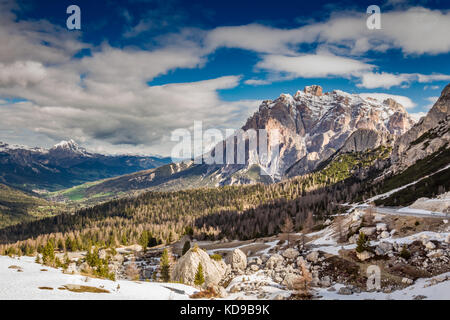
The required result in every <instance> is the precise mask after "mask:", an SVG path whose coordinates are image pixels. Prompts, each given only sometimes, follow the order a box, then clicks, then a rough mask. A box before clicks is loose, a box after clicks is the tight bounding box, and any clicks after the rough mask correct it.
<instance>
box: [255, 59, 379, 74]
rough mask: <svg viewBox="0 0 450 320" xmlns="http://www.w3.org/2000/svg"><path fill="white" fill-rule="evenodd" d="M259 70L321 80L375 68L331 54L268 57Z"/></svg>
mask: <svg viewBox="0 0 450 320" xmlns="http://www.w3.org/2000/svg"><path fill="white" fill-rule="evenodd" d="M256 67H257V68H260V69H264V70H269V71H274V72H281V73H286V74H287V77H302V78H319V77H328V76H344V77H349V76H351V75H356V74H359V73H361V72H363V71H367V70H370V69H372V68H373V66H372V65H369V64H366V63H364V62H361V61H358V60H354V59H350V58H345V57H338V56H335V55H331V54H309V55H301V56H282V55H266V56H264V57H263V59H262V61H260V62H258V64H257V65H256Z"/></svg>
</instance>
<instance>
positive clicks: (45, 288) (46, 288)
mask: <svg viewBox="0 0 450 320" xmlns="http://www.w3.org/2000/svg"><path fill="white" fill-rule="evenodd" d="M39 289H41V290H53V288H52V287H39Z"/></svg>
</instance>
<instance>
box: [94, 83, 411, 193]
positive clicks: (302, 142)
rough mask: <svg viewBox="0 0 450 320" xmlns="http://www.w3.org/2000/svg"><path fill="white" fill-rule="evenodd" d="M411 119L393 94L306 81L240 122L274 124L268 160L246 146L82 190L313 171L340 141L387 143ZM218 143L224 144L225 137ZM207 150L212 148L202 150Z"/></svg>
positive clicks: (365, 145)
mask: <svg viewBox="0 0 450 320" xmlns="http://www.w3.org/2000/svg"><path fill="white" fill-rule="evenodd" d="M412 125H413V120H412V119H411V117H410V116H409V115H408V113H407V112H406V111H405V109H404V108H403V106H402V105H400V104H399V103H398V102H396V101H395V100H393V99H385V100H378V99H376V98H370V97H365V98H363V97H361V96H359V95H355V94H348V93H345V92H343V91H340V90H335V91H333V92H327V93H323V92H322V88H321V87H320V86H309V87H306V88H305V89H304V90H302V91H298V92H297V93H296V94H295V95H294V96H291V95H289V94H282V95H281V96H280V97H278V98H277V99H275V100H267V101H264V102H263V103H262V104H261V106H260V107H259V109H258V110H257V111H256V112H255V113H254V115H253V116H251V117H250V118H249V119H248V120H247V121H246V123H245V124H244V126H243V127H242V129H243V130H244V131H245V130H249V129H255V130H258V129H266V131H267V132H268V134H269V136H270V134H271V129H277V130H278V132H279V138H280V142H281V143H280V148H279V150H280V153H279V156H278V155H277V153H276V152H275V151H274V149H271V148H269V154H268V157H267V158H268V159H269V161H264V160H263V161H260V159H259V158H258V155H255V154H254V153H251V152H249V150H248V148H247V149H246V154H245V160H246V162H245V164H212V165H211V164H206V163H203V164H195V163H193V162H192V161H191V162H187V163H184V164H180V165H178V166H176V167H175V166H174V164H170V165H168V166H163V167H160V168H157V169H154V170H148V171H143V172H137V173H134V174H130V175H125V176H121V177H116V178H112V179H109V180H107V181H105V182H102V183H99V184H97V185H95V186H93V187H92V188H88V189H87V193H90V194H97V193H111V192H112V193H113V192H119V191H120V192H126V191H130V190H142V189H147V188H151V189H155V190H174V189H183V188H195V187H204V186H209V187H214V186H222V185H234V184H251V183H255V182H263V183H273V182H276V181H279V180H283V179H286V178H288V177H290V176H295V175H301V174H304V173H308V172H311V171H313V170H314V169H315V168H317V166H318V165H319V164H320V163H321V162H322V161H325V160H327V159H329V158H330V157H331V156H332V155H333V154H335V153H336V152H337V151H338V150H340V149H342V148H343V147H344V146H345V148H344V149H345V150H344V152H351V151H365V150H367V149H373V148H376V147H378V146H379V145H381V144H382V145H392V144H393V143H394V141H395V140H396V139H397V138H398V137H399V136H400V135H401V134H403V133H405V132H406V131H407V130H408V129H409V128H410V127H411V126H412ZM228 139H230V138H228ZM233 139H234V138H233ZM244 139H245V138H244ZM349 140H350V141H349ZM269 141H270V137H269ZM245 142H246V144H245V145H247V146H248V143H247V142H248V141H245ZM346 142H347V143H346ZM221 144H222V145H225V148H226V143H224V142H221V143H219V144H218V145H221ZM212 154H214V150H212V151H210V152H209V153H207V156H211V155H212ZM223 154H224V156H225V154H226V150H224V152H223ZM225 160H227V159H224V161H225ZM225 163H227V162H225ZM274 163H275V164H276V165H275V166H273V164H274ZM273 168H275V170H274V171H270V170H271V169H273ZM261 169H262V170H263V171H262V172H263V173H265V174H261Z"/></svg>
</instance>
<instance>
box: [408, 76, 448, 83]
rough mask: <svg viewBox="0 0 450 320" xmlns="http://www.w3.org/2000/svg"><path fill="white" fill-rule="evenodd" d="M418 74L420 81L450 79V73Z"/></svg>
mask: <svg viewBox="0 0 450 320" xmlns="http://www.w3.org/2000/svg"><path fill="white" fill-rule="evenodd" d="M416 75H417V81H419V82H420V83H427V82H434V81H448V80H450V75H446V74H430V75H425V74H416Z"/></svg>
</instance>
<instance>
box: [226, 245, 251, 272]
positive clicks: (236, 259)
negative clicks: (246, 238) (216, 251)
mask: <svg viewBox="0 0 450 320" xmlns="http://www.w3.org/2000/svg"><path fill="white" fill-rule="evenodd" d="M225 263H226V264H229V265H230V266H231V268H232V269H233V270H241V271H243V270H245V268H247V256H246V255H245V253H244V252H242V250H240V249H234V250H233V251H232V252H230V253H228V254H227V256H226V257H225Z"/></svg>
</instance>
